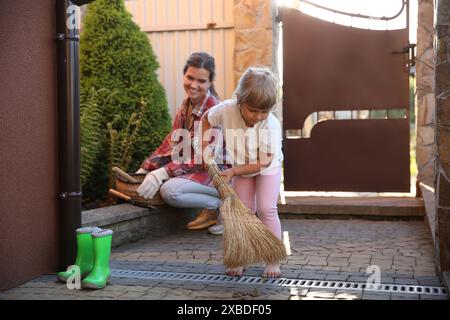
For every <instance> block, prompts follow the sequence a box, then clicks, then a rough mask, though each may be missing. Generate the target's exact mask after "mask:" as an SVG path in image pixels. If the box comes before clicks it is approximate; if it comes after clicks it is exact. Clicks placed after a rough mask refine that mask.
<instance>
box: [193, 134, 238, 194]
mask: <svg viewBox="0 0 450 320" xmlns="http://www.w3.org/2000/svg"><path fill="white" fill-rule="evenodd" d="M192 147H193V149H194V152H195V153H199V152H201V150H200V143H199V139H198V138H197V137H194V138H193V139H192ZM205 164H206V169H207V172H208V175H209V176H210V178H211V179H212V181H213V183H214V186H215V187H216V189H217V191H218V192H219V195H220V198H221V199H222V200H223V199H225V198H227V197H228V196H230V195H236V194H235V192H234V190H233V188H231V186H230V185H229V184H228V183H227V182H226V181H225V180H224V179H223V177H222V176H221V175H220V169H219V167H218V166H217V163H216V162H215V161H214V160H211V159H206V161H205Z"/></svg>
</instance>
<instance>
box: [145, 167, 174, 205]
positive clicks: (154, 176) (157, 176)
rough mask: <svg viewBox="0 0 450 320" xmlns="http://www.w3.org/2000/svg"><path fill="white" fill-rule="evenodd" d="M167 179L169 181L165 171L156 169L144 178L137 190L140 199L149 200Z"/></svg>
mask: <svg viewBox="0 0 450 320" xmlns="http://www.w3.org/2000/svg"><path fill="white" fill-rule="evenodd" d="M167 179H169V175H168V173H167V171H166V169H164V168H159V169H156V170H154V171H152V172H150V173H148V174H147V175H146V176H145V178H144V181H143V182H142V183H141V185H140V186H139V188H138V189H137V192H138V193H139V195H140V196H141V197H143V198H145V199H151V198H153V197H154V195H155V194H156V192H158V190H159V188H160V187H161V185H162V184H163V182H164V181H165V180H167Z"/></svg>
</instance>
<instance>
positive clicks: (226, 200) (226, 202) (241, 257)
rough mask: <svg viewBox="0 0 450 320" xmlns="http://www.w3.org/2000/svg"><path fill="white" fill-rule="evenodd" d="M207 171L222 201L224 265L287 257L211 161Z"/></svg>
mask: <svg viewBox="0 0 450 320" xmlns="http://www.w3.org/2000/svg"><path fill="white" fill-rule="evenodd" d="M207 168H208V174H209V176H210V177H211V178H212V180H213V183H214V185H215V187H216V189H217V190H218V191H219V194H220V198H221V199H222V204H221V206H220V214H221V217H222V221H223V226H224V232H223V254H224V265H225V266H226V267H228V268H236V267H241V266H248V265H251V264H259V263H262V262H264V263H266V264H275V263H279V262H281V261H283V260H285V259H286V258H287V255H286V249H285V247H284V244H283V242H282V241H281V240H280V239H278V238H277V237H276V236H275V235H274V234H273V233H272V232H270V230H269V229H267V227H266V226H265V225H264V224H263V223H262V221H261V220H260V219H259V218H258V217H257V216H256V215H255V214H254V213H253V212H252V211H251V210H250V209H249V208H247V207H246V206H245V205H244V204H243V203H242V202H241V200H240V199H239V198H238V196H237V195H236V193H235V192H234V190H233V189H232V188H231V187H230V185H229V184H228V183H227V182H226V181H225V180H224V179H223V178H222V176H221V175H220V169H219V168H218V166H217V164H216V163H215V162H214V161H208V163H207Z"/></svg>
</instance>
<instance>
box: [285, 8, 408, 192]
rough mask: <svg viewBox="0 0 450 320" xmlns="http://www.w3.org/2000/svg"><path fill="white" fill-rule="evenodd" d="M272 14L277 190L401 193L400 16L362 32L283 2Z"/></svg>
mask: <svg viewBox="0 0 450 320" xmlns="http://www.w3.org/2000/svg"><path fill="white" fill-rule="evenodd" d="M302 2H305V3H308V2H307V1H302ZM302 2H300V3H302ZM402 5H403V6H402ZM400 6H402V8H401V10H400V12H399V13H398V14H397V15H396V17H398V16H399V15H400V14H401V12H403V11H405V12H406V14H405V15H406V19H407V17H408V14H407V12H408V3H407V1H400ZM322 9H325V8H322ZM330 11H334V12H335V13H337V14H340V15H342V14H343V13H342V12H338V11H335V10H330ZM350 16H358V18H364V16H362V15H351V14H350ZM280 18H281V21H282V28H283V66H284V67H283V127H284V142H283V143H284V146H283V147H284V154H285V162H284V189H285V190H286V191H355V192H405V191H406V192H409V190H410V172H409V62H410V59H409V55H410V47H411V46H410V45H409V39H408V35H409V33H408V22H406V28H403V29H398V30H382V31H381V30H369V29H361V28H355V27H349V26H344V25H339V24H336V23H333V22H328V21H324V20H321V19H318V18H315V17H312V16H310V15H307V14H305V13H302V12H300V11H299V10H298V9H295V8H285V7H283V8H280ZM367 18H368V17H367ZM371 19H374V18H373V17H371ZM379 19H380V20H386V21H388V20H389V19H392V17H391V18H389V17H387V18H386V17H381V18H379Z"/></svg>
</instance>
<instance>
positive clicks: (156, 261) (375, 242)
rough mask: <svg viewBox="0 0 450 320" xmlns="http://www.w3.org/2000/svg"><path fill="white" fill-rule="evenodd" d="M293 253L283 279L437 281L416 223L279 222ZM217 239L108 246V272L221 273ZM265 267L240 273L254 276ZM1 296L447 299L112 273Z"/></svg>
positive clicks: (50, 278)
mask: <svg viewBox="0 0 450 320" xmlns="http://www.w3.org/2000/svg"><path fill="white" fill-rule="evenodd" d="M282 227H283V230H284V231H285V236H287V239H289V244H290V251H291V255H290V256H289V258H288V261H287V263H286V264H284V265H282V273H283V275H282V277H285V278H289V279H311V280H327V281H347V282H358V283H365V282H366V281H367V279H368V277H369V276H371V275H372V274H371V273H366V272H367V268H368V267H369V266H370V265H375V266H378V267H379V268H380V271H381V283H382V284H398V285H421V286H441V283H440V282H439V279H438V277H437V276H436V273H435V271H434V264H433V259H434V257H433V247H432V243H431V237H430V234H429V232H428V229H427V227H426V225H425V223H424V222H422V221H367V220H317V219H311V220H309V219H282ZM221 239H222V237H221V236H214V235H210V234H208V233H207V231H205V230H202V231H187V230H186V231H184V232H181V233H178V234H174V235H171V236H168V237H161V238H151V237H149V238H146V239H143V240H141V241H139V242H136V243H133V244H129V245H125V246H121V247H119V248H116V249H114V250H113V253H112V257H111V266H112V268H113V269H126V270H146V271H158V272H175V273H197V274H223V272H224V270H225V269H224V267H223V266H222V264H221V263H222V251H221ZM263 269H264V268H263V266H251V267H250V268H248V269H247V270H246V271H245V272H244V276H252V277H259V276H260V274H261V273H262V271H263ZM1 299H70V300H72V299H140V300H144V299H149V300H159V299H163V300H167V299H170V300H174V299H183V300H184V299H187V300H206V299H208V300H209V299H233V300H269V299H270V300H277V299H279V300H302V299H383V300H384V299H386V300H387V299H446V297H445V296H442V295H441V296H438V295H428V294H418V293H414V294H412V293H408V292H406V293H402V292H375V291H368V290H348V289H331V288H327V289H323V288H314V287H289V286H281V285H278V286H277V285H266V284H264V283H263V284H257V285H254V284H253V285H252V284H242V283H232V282H220V281H217V282H214V281H211V282H208V281H206V282H205V281H203V282H202V281H180V280H173V281H170V280H161V279H153V280H152V279H147V280H144V279H130V278H117V277H113V278H112V284H110V285H108V286H107V287H106V288H105V289H103V290H97V291H88V290H76V289H74V290H69V289H68V288H67V287H66V285H65V284H62V283H56V282H55V276H54V275H43V276H41V277H39V278H37V279H34V280H32V281H30V282H28V283H25V284H23V285H21V286H19V287H17V288H13V289H10V290H7V291H4V292H0V300H1Z"/></svg>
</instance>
